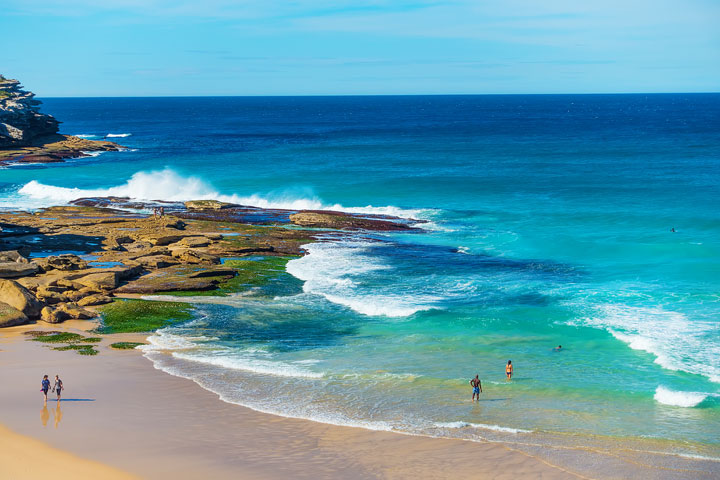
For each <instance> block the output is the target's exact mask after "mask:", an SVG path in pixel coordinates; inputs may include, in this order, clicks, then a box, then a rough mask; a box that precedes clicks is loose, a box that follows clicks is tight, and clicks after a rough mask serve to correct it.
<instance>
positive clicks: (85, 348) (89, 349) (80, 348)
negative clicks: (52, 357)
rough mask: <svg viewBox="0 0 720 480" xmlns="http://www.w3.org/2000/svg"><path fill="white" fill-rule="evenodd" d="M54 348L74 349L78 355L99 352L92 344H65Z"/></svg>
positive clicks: (62, 349) (61, 349)
mask: <svg viewBox="0 0 720 480" xmlns="http://www.w3.org/2000/svg"><path fill="white" fill-rule="evenodd" d="M53 350H59V351H65V350H74V351H75V352H77V354H78V355H97V354H98V353H99V352H98V351H97V350H95V348H93V346H92V345H65V346H64V347H53Z"/></svg>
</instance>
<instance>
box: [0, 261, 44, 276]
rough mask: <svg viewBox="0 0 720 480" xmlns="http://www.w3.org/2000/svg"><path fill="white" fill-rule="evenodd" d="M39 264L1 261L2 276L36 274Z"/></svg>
mask: <svg viewBox="0 0 720 480" xmlns="http://www.w3.org/2000/svg"><path fill="white" fill-rule="evenodd" d="M37 271H38V266H37V265H36V264H35V263H21V262H15V261H11V262H0V278H18V277H27V276H28V275H35V273H36V272H37Z"/></svg>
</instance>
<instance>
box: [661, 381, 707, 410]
mask: <svg viewBox="0 0 720 480" xmlns="http://www.w3.org/2000/svg"><path fill="white" fill-rule="evenodd" d="M707 397H708V394H707V393H702V392H678V391H674V390H670V389H668V388H665V387H663V386H659V387H657V389H656V390H655V396H654V397H653V398H655V400H656V401H657V402H659V403H663V404H665V405H672V406H674V407H685V408H689V407H695V406H697V405H699V404H700V403H702V402H703V401H704V400H705V399H706V398H707Z"/></svg>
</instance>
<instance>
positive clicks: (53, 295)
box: [35, 287, 69, 305]
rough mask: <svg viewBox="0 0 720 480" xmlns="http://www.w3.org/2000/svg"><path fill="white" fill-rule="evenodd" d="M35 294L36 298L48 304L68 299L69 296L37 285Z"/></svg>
mask: <svg viewBox="0 0 720 480" xmlns="http://www.w3.org/2000/svg"><path fill="white" fill-rule="evenodd" d="M35 295H36V296H37V298H38V300H40V301H41V302H44V303H46V304H48V305H55V304H57V303H63V302H67V301H69V298H68V297H67V296H65V295H63V294H62V293H58V292H55V291H52V290H49V289H48V288H47V287H38V289H37V292H36V293H35Z"/></svg>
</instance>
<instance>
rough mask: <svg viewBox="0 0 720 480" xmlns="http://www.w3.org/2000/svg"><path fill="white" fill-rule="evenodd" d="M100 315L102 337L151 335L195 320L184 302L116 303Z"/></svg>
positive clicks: (134, 300)
mask: <svg viewBox="0 0 720 480" xmlns="http://www.w3.org/2000/svg"><path fill="white" fill-rule="evenodd" d="M99 311H100V316H101V319H102V323H101V325H100V326H99V327H98V329H97V331H98V332H99V333H132V332H152V331H155V330H157V329H158V328H162V327H166V326H168V325H172V324H174V323H180V322H185V321H187V320H190V319H192V318H193V313H192V311H193V306H192V305H190V304H187V303H182V302H160V301H157V302H156V301H153V300H139V299H116V300H115V301H114V302H113V303H108V304H106V305H103V306H102V307H101V308H100V309H99Z"/></svg>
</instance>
